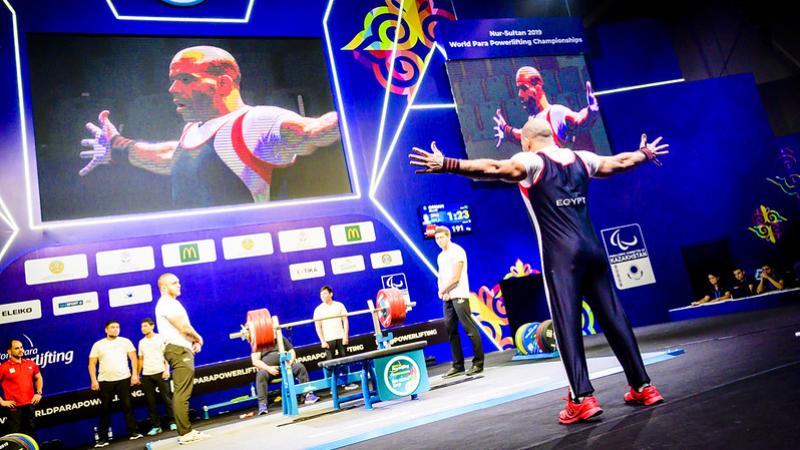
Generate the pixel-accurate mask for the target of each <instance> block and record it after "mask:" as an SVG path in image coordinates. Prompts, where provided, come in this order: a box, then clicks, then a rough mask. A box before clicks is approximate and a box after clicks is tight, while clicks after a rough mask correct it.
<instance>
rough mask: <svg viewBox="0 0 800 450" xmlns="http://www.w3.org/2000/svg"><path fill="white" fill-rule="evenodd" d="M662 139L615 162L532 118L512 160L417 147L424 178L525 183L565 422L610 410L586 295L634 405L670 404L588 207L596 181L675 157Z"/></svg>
mask: <svg viewBox="0 0 800 450" xmlns="http://www.w3.org/2000/svg"><path fill="white" fill-rule="evenodd" d="M660 141H661V138H658V139H656V140H655V141H653V142H652V143H649V144H648V143H647V137H646V136H645V135H642V140H641V144H640V148H639V149H638V150H636V151H633V152H624V153H619V154H616V155H614V156H598V155H596V154H594V153H592V152H585V151H580V152H574V151H572V150H570V149H566V148H559V147H557V146H556V143H555V141H554V140H553V130H552V128H551V127H550V124H549V123H547V121H545V120H543V119H540V118H531V119H529V120H528V122H527V123H526V124H525V126H524V127H523V128H522V150H523V151H522V152H521V153H517V154H516V155H514V156H513V157H512V158H511V159H506V160H493V159H477V160H459V159H454V158H445V157H444V155H443V154H442V152H440V151H439V149H438V148H437V147H436V143H435V142H433V143H432V144H431V150H432V151H431V152H427V151H425V150H422V149H419V148H416V147H415V148H414V149H413V151H414V153H412V154H410V155H409V158H410V159H411V164H412V165H414V166H418V167H421V169H419V170H417V173H440V172H450V173H455V174H458V175H463V176H467V177H471V178H484V179H495V180H504V181H509V182H517V183H519V186H520V191H521V193H522V198H523V200H524V201H525V204H526V206H527V207H528V213H529V214H530V215H531V218H532V219H533V223H534V225H535V228H536V231H537V236H538V237H539V239H538V241H539V252H540V255H541V261H542V273H543V275H544V279H545V294H546V298H547V301H548V306H549V308H550V314H551V316H552V318H553V325H554V327H555V331H556V342H557V344H558V350H559V351H560V352H561V360H562V362H563V363H564V368H565V369H566V372H567V378H568V380H569V387H570V395H569V396H568V399H567V405H566V408H565V409H564V411H562V412H561V413H560V414H559V421H560V422H561V423H563V424H569V423H573V422H577V421H581V420H587V419H590V418H592V417H594V416H597V415H598V414H600V413H602V412H603V410H602V408H600V405H599V404H598V403H597V400H596V399H595V397H594V395H592V394H593V392H594V388H593V387H592V384H591V382H590V381H589V372H588V369H587V367H586V354H585V352H584V347H583V335H582V333H581V311H582V307H581V297H582V296H583V295H585V296H586V300H587V303H588V304H589V306H590V307H591V308H592V311H593V312H594V315H595V317H596V318H597V320H598V322H599V323H600V326H601V327H602V329H603V332H604V333H605V336H606V339H608V342H609V344H610V345H611V348H612V349H613V350H614V354H615V355H617V359H619V361H620V363H621V365H622V368H623V369H624V371H625V375H626V377H627V379H628V384H629V385H630V386H631V388H630V390H629V391H628V392H626V393H625V395H624V399H625V401H626V402H630V403H636V404H641V405H652V404H656V403H660V402H662V401H663V400H664V399H663V397H661V394H659V392H658V390H657V389H656V388H655V387H654V386H651V385H650V378H649V377H648V376H647V373H646V372H645V369H644V363H643V362H642V356H641V354H640V353H639V346H638V344H637V343H636V337H635V336H634V334H633V330H632V329H631V325H630V323H629V322H628V318H627V316H626V315H625V311H624V310H623V309H622V305H621V304H620V302H619V300H618V299H617V298H616V296H615V295H614V292H613V289H612V287H611V279H610V277H609V268H608V262H607V261H606V257H605V252H604V250H603V245H602V243H601V242H600V240H599V239H598V238H597V234H596V233H595V231H594V227H593V225H592V223H591V220H590V219H589V210H588V205H587V203H586V199H587V195H588V185H589V178H590V177H607V176H610V175H614V174H616V173H620V172H623V171H626V170H628V169H631V168H633V167H635V166H637V165H639V164H642V163H644V162H646V161H657V159H656V157H657V156H661V155H664V154H667V153H668V152H667V151H666V150H664V149H666V148H667V147H668V146H667V145H666V144H663V145H658V143H659V142H660Z"/></svg>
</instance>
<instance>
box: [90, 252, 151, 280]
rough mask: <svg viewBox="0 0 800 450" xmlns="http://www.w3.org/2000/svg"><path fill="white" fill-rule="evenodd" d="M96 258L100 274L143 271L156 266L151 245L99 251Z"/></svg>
mask: <svg viewBox="0 0 800 450" xmlns="http://www.w3.org/2000/svg"><path fill="white" fill-rule="evenodd" d="M94 258H95V261H96V262H97V274H98V275H100V276H104V275H116V274H119V273H130V272H142V271H145V270H153V269H155V268H156V259H155V256H154V254H153V247H150V246H147V247H135V248H123V249H120V250H110V251H106V252H97V254H96V255H94Z"/></svg>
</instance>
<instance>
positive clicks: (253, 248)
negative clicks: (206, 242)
mask: <svg viewBox="0 0 800 450" xmlns="http://www.w3.org/2000/svg"><path fill="white" fill-rule="evenodd" d="M273 253H275V248H274V247H273V246H272V235H271V234H270V233H258V234H245V235H241V236H229V237H224V238H222V254H223V256H224V258H225V259H240V258H252V257H255V256H264V255H271V254H273Z"/></svg>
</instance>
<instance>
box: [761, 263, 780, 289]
mask: <svg viewBox="0 0 800 450" xmlns="http://www.w3.org/2000/svg"><path fill="white" fill-rule="evenodd" d="M781 289H783V279H781V278H780V277H779V276H778V275H777V274H776V273H775V270H774V269H773V268H772V266H770V265H769V264H764V266H763V267H761V279H760V281H759V282H758V287H757V288H756V293H757V294H763V293H765V292H772V291H779V290H781Z"/></svg>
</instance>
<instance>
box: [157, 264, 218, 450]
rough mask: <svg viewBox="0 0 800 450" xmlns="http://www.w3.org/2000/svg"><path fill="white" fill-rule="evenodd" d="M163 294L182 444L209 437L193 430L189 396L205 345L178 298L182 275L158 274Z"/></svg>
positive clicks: (160, 319)
mask: <svg viewBox="0 0 800 450" xmlns="http://www.w3.org/2000/svg"><path fill="white" fill-rule="evenodd" d="M158 290H159V291H161V298H159V299H158V303H157V304H156V325H157V326H158V332H159V334H161V336H162V337H163V338H164V343H165V344H166V346H165V347H164V358H165V359H166V360H167V362H168V363H169V366H170V368H171V369H172V383H173V389H174V393H173V395H172V409H173V412H174V414H175V424H176V425H178V434H179V435H180V437H179V438H178V443H179V444H189V443H192V442H195V441H199V440H201V439H205V438H207V437H209V436H208V435H207V434H205V433H203V432H200V431H197V430H193V429H192V424H191V422H190V421H189V398H190V397H191V396H192V387H193V384H194V354H195V353H198V352H199V351H200V349H201V348H202V347H203V337H202V336H200V334H199V333H197V331H195V329H194V328H192V324H191V323H190V322H189V315H188V314H187V313H186V309H185V308H184V307H183V305H181V303H180V302H179V301H178V296H180V295H181V283H180V281H179V280H178V277H176V276H175V275H173V274H171V273H165V274H163V275H161V276H160V277H158Z"/></svg>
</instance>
